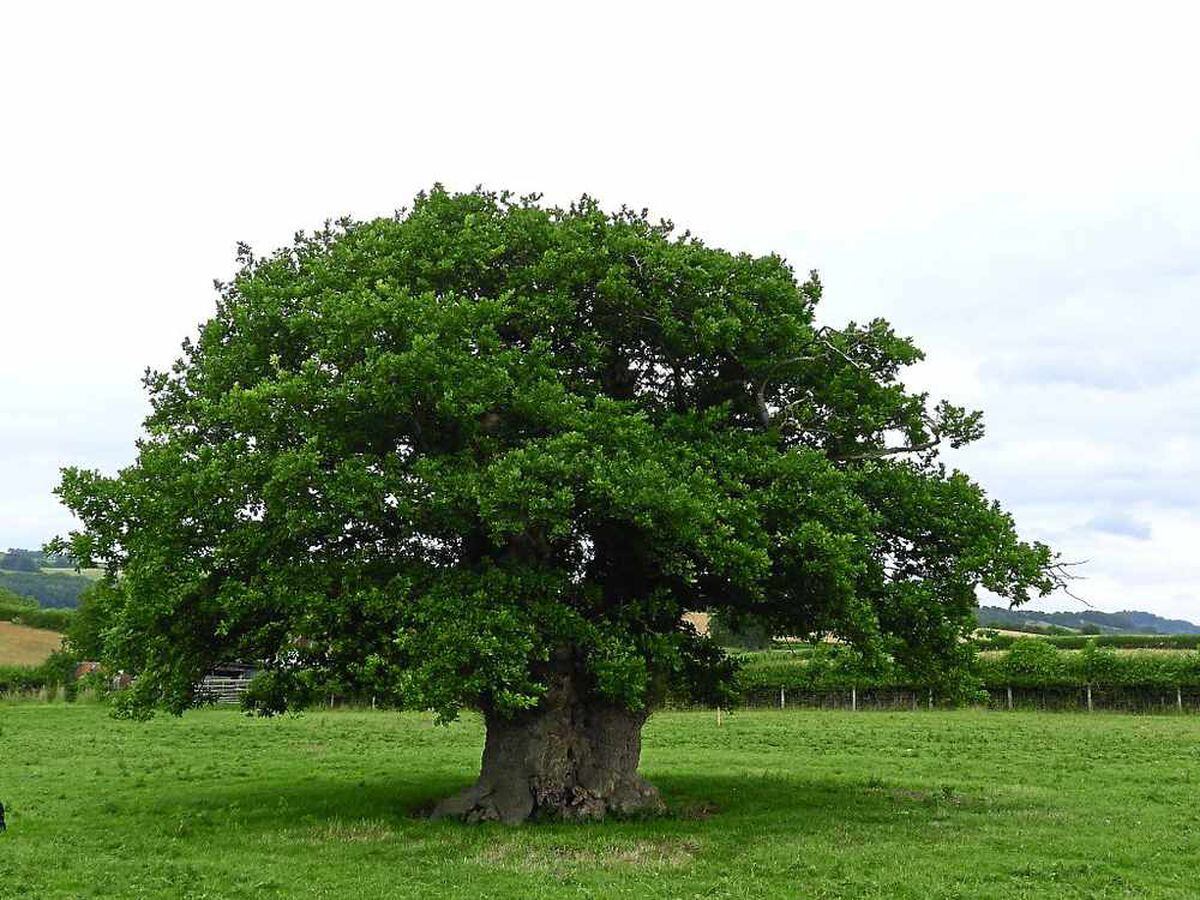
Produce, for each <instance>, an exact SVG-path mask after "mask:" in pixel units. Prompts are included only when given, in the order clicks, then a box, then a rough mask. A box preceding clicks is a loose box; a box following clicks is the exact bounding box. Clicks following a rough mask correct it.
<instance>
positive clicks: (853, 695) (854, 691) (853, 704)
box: [850, 685, 858, 712]
mask: <svg viewBox="0 0 1200 900" xmlns="http://www.w3.org/2000/svg"><path fill="white" fill-rule="evenodd" d="M850 711H851V712H858V688H857V687H855V686H854V685H851V686H850Z"/></svg>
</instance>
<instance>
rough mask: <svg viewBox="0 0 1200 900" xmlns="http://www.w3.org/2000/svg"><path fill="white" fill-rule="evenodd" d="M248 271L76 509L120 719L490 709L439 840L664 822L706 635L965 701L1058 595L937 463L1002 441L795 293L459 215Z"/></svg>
mask: <svg viewBox="0 0 1200 900" xmlns="http://www.w3.org/2000/svg"><path fill="white" fill-rule="evenodd" d="M240 265H241V268H240V270H239V271H238V272H237V274H236V276H235V277H234V278H233V279H232V280H231V281H229V282H228V283H222V284H218V290H219V299H218V301H217V304H216V312H215V315H214V316H213V317H212V318H211V319H210V320H209V321H208V322H206V323H205V324H204V325H203V326H202V327H201V329H200V333H199V336H198V338H197V339H196V340H195V341H194V342H193V341H188V342H185V344H184V346H183V351H182V355H181V357H180V358H179V360H178V361H177V362H176V363H175V364H174V366H173V367H172V368H171V369H170V370H169V371H164V372H148V373H147V376H146V379H145V384H146V387H147V389H148V392H149V397H150V401H151V404H152V412H151V413H150V415H149V417H148V418H147V420H146V422H145V433H144V435H143V437H142V439H141V440H140V441H139V443H138V455H137V460H136V462H135V463H133V464H132V465H131V466H129V467H128V468H126V469H124V470H122V471H120V472H119V473H118V474H117V475H116V476H115V477H108V476H104V475H102V474H100V473H97V472H94V471H85V470H77V469H68V470H65V471H64V475H63V479H62V483H61V486H60V488H59V493H60V495H61V497H62V498H63V499H64V501H65V502H66V503H67V505H68V506H69V507H70V508H71V509H72V510H73V511H74V512H75V513H76V515H77V516H78V517H79V519H80V520H81V521H82V523H83V526H82V528H81V529H80V530H79V531H77V532H75V533H73V534H72V535H71V536H70V539H69V540H68V541H64V542H60V544H59V545H58V549H60V550H61V549H68V548H69V550H70V552H71V553H72V554H73V555H74V557H75V558H76V559H77V560H79V561H80V562H81V564H82V565H85V566H93V565H98V566H103V567H105V568H106V569H107V571H108V573H109V575H110V578H111V579H112V581H113V582H114V584H116V583H117V582H118V579H119V590H118V591H115V592H112V593H110V594H109V595H108V596H107V599H106V610H107V612H108V614H109V619H108V620H107V621H108V624H107V626H106V628H105V629H104V632H103V637H104V643H105V653H106V656H107V657H108V659H109V660H110V661H111V662H112V663H113V664H114V665H118V666H120V667H122V668H125V669H127V670H129V671H131V672H135V673H136V674H137V677H136V680H135V681H134V684H133V687H132V688H131V693H130V695H129V696H128V697H127V698H126V703H127V707H126V709H127V710H128V711H131V712H135V713H136V712H138V711H140V710H146V709H149V708H153V707H156V706H165V707H167V708H169V709H172V710H175V711H182V710H183V709H185V708H187V707H188V706H189V705H191V704H192V703H193V702H194V700H195V690H196V689H195V685H196V684H197V682H198V681H199V679H200V678H201V676H202V675H203V674H204V672H205V671H206V670H207V669H209V667H210V666H212V665H213V664H214V663H216V662H219V661H228V660H233V659H237V660H243V661H253V662H254V663H256V664H257V665H259V666H261V667H262V669H263V674H262V675H261V676H260V678H259V680H258V683H257V684H256V688H255V691H254V702H255V703H256V704H257V705H258V707H259V708H260V709H262V710H265V711H275V710H281V709H284V708H287V707H288V706H290V705H295V704H300V703H304V702H307V700H308V699H309V692H310V691H311V690H312V688H313V686H314V685H317V684H322V683H330V682H336V683H338V684H342V685H348V686H350V687H351V688H353V689H355V690H357V691H359V692H361V693H362V694H364V695H366V694H371V695H375V696H377V697H381V698H389V699H390V700H391V701H392V702H394V703H396V704H403V705H405V706H410V707H418V708H427V709H433V710H435V711H436V712H437V714H438V715H439V716H440V717H441V718H442V719H444V720H448V719H451V718H453V717H454V716H456V715H457V714H458V713H459V711H460V710H462V709H464V708H475V709H478V710H480V711H481V712H482V715H483V717H484V719H485V722H486V728H487V737H486V746H485V749H484V754H483V764H482V772H481V774H480V776H479V779H478V781H477V782H476V783H475V784H474V785H472V786H471V787H469V788H468V789H466V790H465V791H463V792H462V793H461V794H460V795H458V796H457V797H453V798H451V799H449V800H447V801H444V802H443V803H442V805H441V806H440V807H439V812H440V813H442V814H447V815H456V816H462V817H465V818H468V819H490V818H498V819H501V820H504V821H510V822H511V821H519V820H522V819H525V818H527V817H530V816H535V815H554V816H563V817H568V818H594V817H600V816H603V815H605V814H606V813H609V812H618V813H630V812H635V811H639V810H645V809H655V808H657V807H658V806H659V804H660V800H659V796H658V793H657V791H656V790H655V789H654V788H653V786H651V785H650V784H648V783H647V782H646V781H644V780H643V779H642V778H641V777H640V776H639V775H638V772H637V766H638V757H639V753H640V733H641V728H642V724H643V723H644V722H645V720H646V717H647V715H648V714H649V713H650V711H651V710H653V709H654V708H655V706H656V704H658V703H660V702H661V701H662V700H663V698H664V697H666V696H668V694H670V693H672V692H674V693H675V694H676V695H680V696H691V697H695V698H699V699H708V700H710V701H718V702H719V701H721V700H722V698H723V697H724V695H725V692H727V691H728V690H729V687H730V683H731V678H732V677H733V665H732V664H731V663H730V661H729V660H728V659H727V658H726V657H725V655H724V654H723V652H722V651H721V649H720V648H719V647H718V646H716V645H715V644H714V643H713V642H712V641H711V640H709V639H708V638H706V637H705V636H703V635H701V634H698V633H697V632H696V631H695V630H694V629H693V627H692V626H691V625H689V624H687V622H685V620H684V618H683V614H684V613H685V612H687V611H704V610H708V611H719V612H720V613H721V614H722V616H723V618H724V620H725V621H726V622H730V623H733V624H734V625H735V626H736V624H737V623H738V622H747V621H748V622H755V623H765V624H766V625H767V626H768V627H769V628H770V629H771V630H772V631H773V632H774V633H776V634H786V635H793V636H818V635H820V636H825V635H832V636H835V637H836V638H837V639H839V640H841V641H844V642H846V643H848V644H850V645H852V646H853V647H855V648H857V649H858V651H860V652H861V653H862V654H863V656H864V659H867V660H869V659H872V658H883V657H890V658H892V659H893V660H894V661H895V662H896V663H897V664H900V665H904V666H906V667H908V668H909V669H910V670H911V671H913V672H914V673H917V674H919V675H920V676H921V677H923V678H934V679H937V678H940V679H948V680H949V679H953V678H954V673H956V672H958V671H960V670H961V667H962V665H963V664H964V662H965V661H966V658H967V654H968V652H969V651H968V650H967V648H966V647H965V645H964V643H963V641H962V638H963V636H964V634H966V633H967V632H968V631H969V630H970V629H971V628H973V627H974V610H975V606H976V591H977V589H979V588H981V587H982V588H986V589H987V590H989V591H991V592H994V593H995V594H999V595H1002V596H1004V597H1006V598H1008V599H1009V600H1010V601H1013V602H1021V601H1024V600H1025V599H1027V598H1028V597H1029V596H1030V594H1031V592H1046V591H1048V590H1049V589H1051V588H1052V587H1053V585H1054V583H1055V571H1054V565H1055V562H1054V558H1053V556H1052V554H1051V552H1050V551H1049V550H1048V548H1046V547H1045V546H1043V545H1041V544H1037V543H1026V542H1023V541H1021V540H1020V539H1019V538H1018V536H1017V534H1016V533H1015V530H1014V525H1013V521H1012V519H1011V518H1010V516H1009V515H1008V514H1006V513H1005V512H1004V511H1003V510H1001V509H1000V508H999V507H998V506H997V505H996V504H995V503H993V502H991V501H989V500H988V499H987V497H986V496H985V495H984V493H983V492H982V491H981V489H980V488H979V487H978V486H977V485H976V484H975V483H973V482H972V481H971V480H970V479H969V478H968V477H967V476H966V475H964V474H962V473H960V472H957V471H952V470H949V469H948V468H947V467H946V466H945V465H944V464H942V463H941V462H939V457H938V452H939V449H940V448H941V447H942V446H945V445H949V446H959V445H961V444H964V443H966V442H969V441H973V440H975V439H977V438H978V437H980V436H981V434H982V426H981V421H980V415H979V413H977V412H970V411H968V410H965V409H962V408H960V407H957V406H954V405H951V404H949V403H945V402H938V403H935V402H933V401H932V400H931V399H930V398H929V397H928V396H926V395H925V394H924V393H919V392H914V391H912V390H909V389H908V388H906V386H905V384H904V383H903V381H902V375H903V372H904V369H905V367H907V366H910V365H911V364H913V363H915V362H917V361H918V360H920V359H921V358H922V354H921V351H920V350H918V349H917V347H916V346H915V345H914V344H913V343H912V342H911V341H910V340H908V339H907V338H905V337H901V336H899V335H897V334H896V333H895V332H894V331H893V330H892V328H891V327H889V325H888V324H887V323H886V322H884V321H882V320H874V321H871V322H868V323H866V324H856V323H850V324H848V325H845V326H842V327H832V326H830V325H819V324H818V323H817V321H816V319H815V314H816V311H817V308H818V304H819V301H820V299H821V290H822V289H821V284H820V281H819V280H818V278H817V276H816V275H815V274H812V275H810V276H809V277H808V278H807V279H805V280H798V279H797V278H796V276H795V273H794V272H793V271H792V269H791V268H790V267H789V266H788V264H787V263H786V262H785V261H784V260H783V259H781V258H780V257H778V256H774V255H771V256H753V255H749V254H744V253H742V254H736V253H730V252H726V251H724V250H721V249H716V248H712V247H709V246H706V245H705V244H704V243H703V242H702V241H700V240H699V239H697V238H696V237H694V236H692V235H691V234H688V233H684V234H678V233H676V231H675V230H674V228H673V226H672V225H671V224H670V223H669V222H661V221H653V220H651V219H650V218H648V216H647V215H646V214H645V213H644V212H635V211H631V210H628V209H622V210H620V211H618V212H615V213H607V212H605V211H604V210H603V209H602V208H601V207H600V206H599V205H598V204H597V203H596V202H595V201H593V200H591V199H588V198H584V199H583V200H581V201H579V202H577V203H575V204H573V205H571V206H570V207H569V208H565V209H563V208H549V207H546V206H543V205H542V204H541V202H540V200H539V198H538V197H523V198H517V197H513V196H511V195H508V194H494V193H489V192H485V191H482V190H479V191H475V192H471V193H465V194H451V193H449V192H446V191H445V190H443V189H441V188H435V189H434V190H433V191H431V192H429V193H428V194H422V195H419V196H418V198H417V199H416V201H415V204H414V205H413V207H412V208H411V209H410V210H408V211H404V212H401V213H398V214H397V215H396V216H395V217H393V218H388V219H379V220H375V221H367V222H357V221H341V222H338V223H336V224H329V225H327V226H326V227H325V228H324V229H322V230H320V231H319V232H318V233H315V234H303V233H302V234H299V235H297V236H296V239H295V241H294V242H293V243H292V244H291V245H290V246H287V247H285V248H283V249H281V250H279V251H278V252H276V253H274V254H272V255H269V256H266V257H263V258H255V257H254V256H253V255H252V253H251V252H250V251H249V249H248V248H242V250H241V253H240Z"/></svg>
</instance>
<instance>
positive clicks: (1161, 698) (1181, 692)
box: [668, 685, 1200, 714]
mask: <svg viewBox="0 0 1200 900" xmlns="http://www.w3.org/2000/svg"><path fill="white" fill-rule="evenodd" d="M962 705H963V704H962V703H961V701H958V700H953V701H952V700H948V699H946V698H943V697H939V696H938V695H937V694H936V693H935V692H934V691H932V690H929V689H928V688H920V687H912V688H864V689H861V690H860V689H858V688H855V687H850V688H842V689H831V690H798V689H794V688H785V687H779V688H755V689H753V690H749V691H746V692H745V693H743V694H742V695H741V697H740V702H739V706H740V708H742V709H785V710H786V709H830V710H850V711H865V712H869V711H883V712H900V711H920V710H922V709H940V708H947V707H952V706H962ZM966 705H969V706H974V707H978V708H984V709H993V710H1009V709H1013V710H1043V711H1048V712H1125V713H1142V714H1151V713H1200V688H1159V687H1138V686H1128V685H1123V686H1100V685H1093V686H1090V687H1089V686H1087V685H1084V686H1082V687H1007V686H1004V687H995V686H993V687H990V688H988V689H987V690H985V691H984V693H983V695H982V696H981V697H979V698H978V699H977V700H976V701H975V702H974V703H970V704H966ZM668 708H670V709H696V708H704V709H709V708H712V707H709V706H704V705H695V704H689V703H680V702H671V703H668Z"/></svg>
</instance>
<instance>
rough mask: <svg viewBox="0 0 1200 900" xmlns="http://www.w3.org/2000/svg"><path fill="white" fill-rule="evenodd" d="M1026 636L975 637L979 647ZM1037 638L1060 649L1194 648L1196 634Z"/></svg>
mask: <svg viewBox="0 0 1200 900" xmlns="http://www.w3.org/2000/svg"><path fill="white" fill-rule="evenodd" d="M1022 640H1028V638H1022V637H1017V636H1016V635H1011V634H993V635H990V636H988V637H986V638H983V639H981V640H979V641H978V644H979V648H980V649H981V650H1007V649H1008V648H1009V647H1011V646H1012V645H1013V643H1014V642H1016V641H1022ZM1040 640H1042V641H1044V642H1046V643H1048V644H1049V645H1050V646H1052V647H1057V648H1058V649H1060V650H1082V649H1083V648H1084V647H1086V646H1088V645H1089V644H1092V643H1095V645H1096V646H1098V647H1113V648H1125V649H1129V650H1135V649H1141V650H1195V649H1197V648H1200V634H1102V635H1096V636H1094V637H1093V636H1089V635H1085V634H1071V635H1049V636H1047V637H1044V638H1040Z"/></svg>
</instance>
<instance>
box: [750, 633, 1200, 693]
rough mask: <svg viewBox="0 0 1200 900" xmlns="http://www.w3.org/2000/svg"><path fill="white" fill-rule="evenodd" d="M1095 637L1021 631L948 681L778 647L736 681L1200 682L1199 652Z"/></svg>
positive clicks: (831, 652)
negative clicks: (1071, 642)
mask: <svg viewBox="0 0 1200 900" xmlns="http://www.w3.org/2000/svg"><path fill="white" fill-rule="evenodd" d="M1099 641H1100V639H1099V638H1094V639H1092V640H1091V642H1089V643H1088V644H1087V645H1086V647H1085V648H1084V649H1083V650H1079V651H1071V650H1059V649H1056V648H1055V647H1054V646H1053V645H1052V644H1051V643H1050V642H1049V641H1047V640H1045V639H1042V638H1024V639H1022V640H1018V641H1016V642H1015V643H1014V644H1013V645H1012V648H1011V649H1010V650H1008V651H1002V652H990V653H984V654H981V655H979V656H978V657H976V658H975V659H974V660H973V661H972V663H971V668H970V677H967V678H963V679H961V680H960V681H958V682H956V683H949V684H947V683H941V684H938V683H931V682H930V681H928V680H926V679H925V678H924V677H922V676H921V675H920V674H919V673H914V672H912V671H910V670H906V669H905V668H904V667H903V666H900V665H897V664H896V663H895V662H894V661H885V662H884V663H882V664H880V663H870V664H868V663H867V661H866V660H864V659H863V658H862V657H861V655H860V654H858V653H856V652H855V651H854V650H853V649H852V648H845V647H838V646H826V647H818V648H816V649H815V651H814V652H813V653H812V654H811V655H809V656H807V657H797V656H796V655H794V654H792V653H790V652H788V651H779V650H776V651H770V652H766V653H755V654H748V655H747V656H745V657H743V659H742V666H741V669H740V671H739V673H738V683H739V686H740V687H741V689H742V690H745V691H753V690H756V689H765V688H770V689H776V688H779V687H783V688H788V689H796V690H812V691H819V690H848V689H850V688H851V687H857V688H860V689H865V688H904V689H908V688H922V689H925V688H933V689H934V690H935V691H937V692H938V695H939V697H942V698H943V699H945V698H953V697H960V698H968V699H969V698H970V697H971V696H972V693H973V690H974V689H976V688H984V689H989V690H995V689H1003V688H1005V687H1026V688H1056V687H1083V686H1084V685H1087V684H1092V685H1094V686H1098V687H1140V688H1147V689H1173V688H1176V687H1188V688H1192V687H1200V652H1185V651H1179V652H1164V651H1154V650H1148V651H1124V652H1121V651H1118V650H1115V649H1112V648H1107V647H1103V646H1101V645H1100V643H1099Z"/></svg>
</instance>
